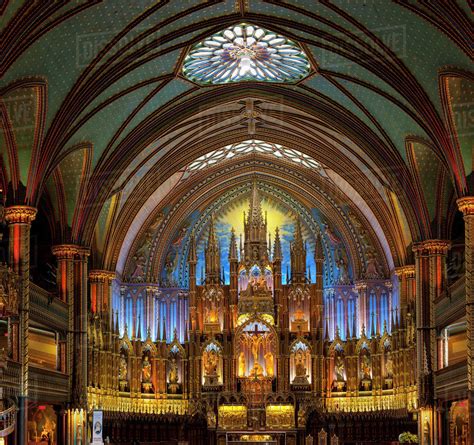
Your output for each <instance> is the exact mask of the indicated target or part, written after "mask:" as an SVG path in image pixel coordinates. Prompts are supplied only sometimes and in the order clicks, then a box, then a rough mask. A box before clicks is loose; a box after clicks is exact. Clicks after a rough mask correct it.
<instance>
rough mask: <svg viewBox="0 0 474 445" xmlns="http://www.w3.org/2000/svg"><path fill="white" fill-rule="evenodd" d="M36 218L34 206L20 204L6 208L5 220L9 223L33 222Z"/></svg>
mask: <svg viewBox="0 0 474 445" xmlns="http://www.w3.org/2000/svg"><path fill="white" fill-rule="evenodd" d="M35 218H36V209H35V208H34V207H30V206H21V205H19V206H11V207H7V208H5V221H6V222H7V223H8V224H31V223H32V222H33V221H34V219H35Z"/></svg>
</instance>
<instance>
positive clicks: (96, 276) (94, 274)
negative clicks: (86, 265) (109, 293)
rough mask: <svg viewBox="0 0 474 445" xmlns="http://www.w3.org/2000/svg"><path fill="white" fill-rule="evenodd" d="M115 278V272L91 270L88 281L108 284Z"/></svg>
mask: <svg viewBox="0 0 474 445" xmlns="http://www.w3.org/2000/svg"><path fill="white" fill-rule="evenodd" d="M114 278H115V272H111V271H108V270H91V271H90V272H89V280H90V281H91V283H106V282H107V283H110V282H111V281H112V280H113V279H114Z"/></svg>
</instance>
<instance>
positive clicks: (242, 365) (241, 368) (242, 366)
mask: <svg viewBox="0 0 474 445" xmlns="http://www.w3.org/2000/svg"><path fill="white" fill-rule="evenodd" d="M239 377H245V354H244V351H240V354H239Z"/></svg>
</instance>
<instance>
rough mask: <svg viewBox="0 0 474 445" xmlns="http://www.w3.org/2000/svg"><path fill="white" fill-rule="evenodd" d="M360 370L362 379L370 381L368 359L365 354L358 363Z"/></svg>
mask: <svg viewBox="0 0 474 445" xmlns="http://www.w3.org/2000/svg"><path fill="white" fill-rule="evenodd" d="M360 370H361V373H362V379H364V380H370V379H371V376H370V358H369V356H368V355H367V354H364V355H363V356H362V360H361V363H360Z"/></svg>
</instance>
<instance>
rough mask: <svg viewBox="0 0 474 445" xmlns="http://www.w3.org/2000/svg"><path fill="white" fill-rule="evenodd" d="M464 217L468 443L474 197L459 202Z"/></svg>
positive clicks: (473, 396)
mask: <svg viewBox="0 0 474 445" xmlns="http://www.w3.org/2000/svg"><path fill="white" fill-rule="evenodd" d="M457 203H458V207H459V210H460V211H461V212H462V213H463V215H464V233H465V240H464V245H465V251H464V252H465V253H464V258H465V265H466V321H467V391H468V413H469V431H468V440H467V443H473V442H474V196H468V197H464V198H461V199H458V201H457Z"/></svg>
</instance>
